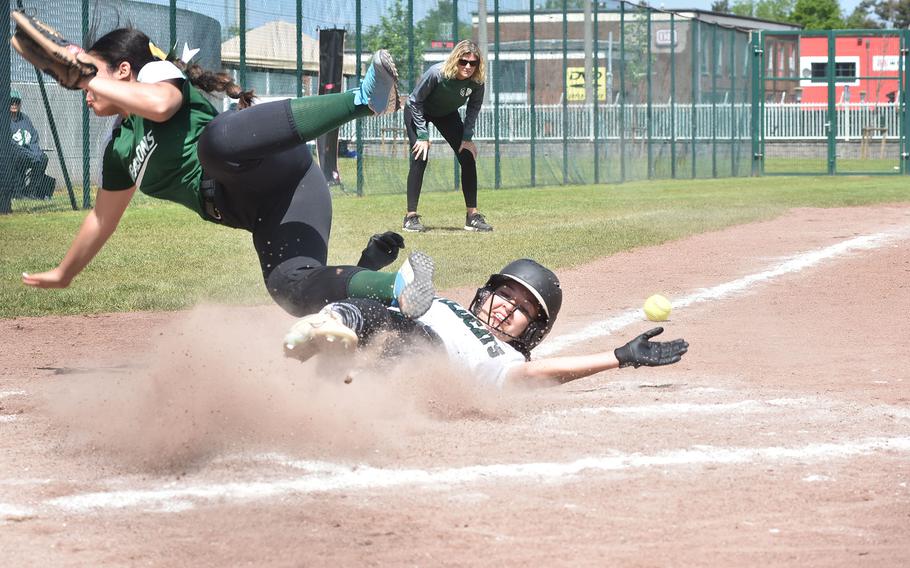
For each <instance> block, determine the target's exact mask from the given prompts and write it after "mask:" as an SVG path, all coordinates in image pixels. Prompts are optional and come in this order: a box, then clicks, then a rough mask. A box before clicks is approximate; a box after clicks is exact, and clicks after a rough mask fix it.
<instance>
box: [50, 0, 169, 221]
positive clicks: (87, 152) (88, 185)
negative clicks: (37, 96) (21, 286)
mask: <svg viewBox="0 0 910 568" xmlns="http://www.w3.org/2000/svg"><path fill="white" fill-rule="evenodd" d="M172 2H173V0H172ZM88 10H89V5H88V0H82V37H88ZM171 12H172V13H173V12H174V9H172V10H171ZM175 25H176V24H175ZM41 93H42V95H44V97H45V98H44V100H47V95H46V93H44V81H41ZM88 113H89V111H88V105H87V104H86V102H85V97H82V208H83V209H89V208H91V206H92V165H91V164H92V146H91V144H90V143H89V138H90V137H91V126H90V124H89V120H88ZM56 136H57V134H56V128H55V129H54V137H55V138H56ZM57 152H58V156H60V164H61V165H63V154H60V153H59V152H60V149H59V148H58V149H57ZM63 167H64V171H66V167H65V166H63ZM64 177H66V178H69V174H68V173H67V174H66V175H65V176H64ZM66 183H67V185H69V180H68V179H67V180H66ZM70 200H73V197H72V195H71V196H70ZM72 205H73V209H76V207H75V203H73V204H72Z"/></svg>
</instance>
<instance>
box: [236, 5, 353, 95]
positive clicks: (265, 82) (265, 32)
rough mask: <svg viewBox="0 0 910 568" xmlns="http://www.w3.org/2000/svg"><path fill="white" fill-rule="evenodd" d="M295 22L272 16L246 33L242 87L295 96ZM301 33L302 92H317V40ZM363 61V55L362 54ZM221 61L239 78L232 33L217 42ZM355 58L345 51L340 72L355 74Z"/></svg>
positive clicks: (257, 91) (272, 93)
mask: <svg viewBox="0 0 910 568" xmlns="http://www.w3.org/2000/svg"><path fill="white" fill-rule="evenodd" d="M296 36H297V26H296V25H294V24H293V23H290V22H285V21H282V20H276V21H273V22H268V23H266V24H263V25H261V26H259V27H257V28H253V29H251V30H249V31H247V33H246V58H245V63H246V77H245V81H244V82H245V84H244V85H242V86H243V88H244V89H255V90H256V95H257V96H258V97H260V99H265V100H268V99H270V98H287V97H295V96H297V37H296ZM301 36H302V44H303V49H302V55H303V57H302V59H303V65H302V66H303V77H302V79H301V81H302V87H303V94H304V95H305V96H306V95H315V94H317V93H318V92H319V40H318V39H317V38H314V37H312V36H309V35H307V34H303V33H302V34H301ZM364 61H366V58H364ZM221 62H222V65H223V66H224V68H225V69H226V70H228V71H229V72H231V73H233V75H234V78H235V80H237V81H239V72H240V37H239V36H235V37H232V38H230V39H228V40H226V41H225V42H223V43H222V44H221ZM355 64H356V60H355V57H354V54H353V53H345V55H344V65H343V70H342V73H343V75H344V76H345V77H352V76H355V75H356V74H357V73H356V67H355Z"/></svg>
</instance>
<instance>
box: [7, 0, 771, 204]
mask: <svg viewBox="0 0 910 568" xmlns="http://www.w3.org/2000/svg"><path fill="white" fill-rule="evenodd" d="M17 3H18V0H10V9H13V8H15V7H16V4H17ZM22 3H23V4H24V6H25V7H26V8H27V9H33V10H34V11H35V13H36V14H37V15H38V16H39V18H40V19H42V20H43V21H46V22H47V23H49V24H50V25H52V26H54V27H55V28H57V29H58V30H59V31H60V32H62V33H63V35H65V36H66V37H68V38H71V39H73V40H74V41H75V40H81V41H83V42H87V41H89V39H90V38H91V37H93V36H94V37H97V36H99V35H101V34H103V33H105V32H107V31H109V30H110V29H113V28H114V27H117V26H124V25H132V26H135V27H137V28H140V29H142V30H143V31H145V32H146V33H147V34H148V35H149V36H150V37H151V38H152V40H153V41H154V42H156V43H157V44H158V45H160V46H162V48H166V47H170V46H172V45H174V44H177V45H178V47H179V48H182V46H183V44H184V42H185V43H187V44H189V46H190V47H199V48H201V52H200V55H199V56H198V57H199V59H198V60H197V61H199V62H200V63H201V64H202V65H203V66H206V67H209V68H212V69H219V68H225V69H228V70H231V71H232V72H233V73H234V74H235V76H236V77H237V81H238V83H240V84H242V85H243V86H244V87H247V88H254V89H256V92H257V94H258V95H259V96H260V97H261V98H262V100H268V99H271V98H280V97H296V96H308V95H313V94H315V93H316V91H317V88H318V60H319V58H318V39H317V38H318V33H319V30H320V29H327V28H343V29H345V30H346V40H345V51H346V53H345V60H344V74H345V76H346V80H345V82H346V85H345V86H346V87H353V86H356V85H357V84H358V81H359V78H360V76H361V74H362V72H363V69H364V65H365V64H366V62H367V61H368V58H369V54H370V53H371V51H372V50H373V49H375V48H377V47H386V48H388V49H390V50H391V51H392V53H393V55H394V56H395V58H396V61H397V62H398V68H399V71H400V75H401V86H402V92H403V94H406V93H407V92H408V91H409V90H410V88H411V86H412V85H414V84H415V82H416V80H417V79H418V78H419V76H420V74H421V73H422V72H423V71H424V70H425V69H426V68H427V67H429V66H430V65H432V64H433V63H436V62H438V61H441V60H442V59H444V58H445V56H446V55H447V54H448V53H449V51H450V49H451V46H452V45H453V44H454V43H455V42H457V41H458V40H460V39H465V38H470V39H473V40H474V41H477V42H478V43H479V44H480V45H481V47H482V49H484V50H485V51H486V57H487V62H488V70H489V73H488V78H487V85H486V94H487V96H486V100H485V103H484V105H483V109H482V111H481V113H480V116H479V118H478V123H477V128H476V133H475V136H474V139H475V141H476V142H477V143H478V147H479V150H480V155H479V158H478V162H479V163H478V175H479V185H480V187H481V188H502V187H533V186H540V185H552V184H581V183H604V182H620V181H626V180H634V179H648V178H691V177H722V176H738V175H750V173H753V168H752V158H753V147H752V145H751V140H752V132H753V128H752V126H751V124H752V121H753V120H754V118H755V117H754V116H753V114H752V102H753V97H754V94H753V93H754V89H753V82H754V81H755V74H754V73H753V69H752V66H753V61H754V57H753V55H754V53H753V47H752V45H751V44H750V36H749V32H747V31H744V30H740V29H734V28H730V27H724V26H721V25H718V24H715V23H711V22H708V21H704V20H700V19H693V18H690V17H683V16H681V15H679V14H674V13H671V12H664V11H658V10H653V9H649V8H646V7H642V6H638V5H636V4H630V3H626V2H617V1H600V2H596V1H591V2H586V1H584V0H572V1H569V0H531V1H528V0H525V1H517V0H485V1H483V2H479V1H478V0H440V1H434V2H430V1H427V0H386V1H378V0H340V1H337V2H314V1H312V0H306V1H303V0H226V1H225V2H221V1H218V0H209V1H206V2H203V1H202V0H180V1H179V2H178V1H176V0H171V1H168V0H163V1H162V2H159V3H158V4H150V3H141V2H129V1H113V0H57V1H56V2H54V3H53V5H52V6H51V5H50V3H48V2H46V1H44V0H42V1H37V2H36V1H34V0H25V1H23V2H22ZM484 21H485V22H486V25H485V26H484V25H482V22H484ZM239 30H245V33H243V34H239V33H238V32H239ZM10 32H12V27H10ZM4 46H6V47H5V49H9V44H8V42H4ZM165 51H166V49H165ZM4 56H5V57H7V58H8V60H9V61H10V66H9V86H10V88H11V89H12V90H14V91H17V92H18V93H19V95H20V96H21V101H22V104H21V111H22V112H24V113H25V114H27V115H28V116H29V118H30V119H31V122H32V123H33V124H34V126H35V130H36V133H37V138H38V145H39V146H40V148H41V149H42V152H43V153H44V155H45V156H46V157H47V160H46V162H47V163H46V166H44V167H43V168H42V166H41V165H40V164H38V166H37V167H33V168H32V170H31V171H30V172H27V173H24V172H25V169H27V168H25V169H23V168H22V167H21V166H16V167H10V166H4V169H3V170H0V184H2V186H0V210H3V211H9V210H10V209H12V210H13V211H26V210H52V209H61V208H78V207H89V206H91V202H92V195H93V194H92V190H93V189H94V188H96V187H97V183H98V181H97V179H96V178H97V177H98V167H99V163H100V159H99V158H100V155H101V151H102V150H103V148H104V146H105V144H106V141H107V137H108V134H109V132H110V130H111V127H112V124H113V122H112V120H111V119H101V118H97V117H95V116H94V115H90V113H89V112H88V111H87V109H86V108H85V106H84V103H83V100H82V94H81V93H80V92H71V91H66V90H63V89H61V88H60V87H59V86H57V85H56V83H54V82H53V81H52V80H49V79H48V78H42V77H41V76H40V75H38V74H36V72H35V69H34V68H32V67H31V66H29V65H28V64H27V63H26V62H25V61H24V60H23V59H22V58H20V57H19V55H18V54H16V53H15V52H14V51H12V52H11V53H9V54H8V55H4ZM5 83H6V78H5V77H3V74H2V72H0V88H2V89H3V91H4V92H3V96H5V91H6V90H7V89H6V87H5ZM219 104H222V103H220V102H219ZM222 108H226V105H225V106H224V107H222ZM431 136H432V137H433V138H432V139H433V141H434V142H436V144H435V146H434V150H433V158H432V159H431V161H430V164H429V166H428V169H427V174H426V177H425V181H424V191H433V190H436V191H452V190H453V189H456V188H457V187H458V183H459V179H460V178H459V173H458V171H457V168H458V164H457V162H456V161H455V159H454V157H453V156H452V154H450V153H448V150H447V149H446V148H447V146H446V145H445V142H444V141H443V140H442V138H441V137H440V136H438V133H436V132H435V130H433V129H431ZM340 139H341V149H342V156H350V157H342V158H340V159H339V163H340V166H339V169H340V174H341V182H342V184H343V187H344V190H345V191H346V192H350V193H357V194H376V193H392V192H394V193H398V192H400V193H403V192H404V191H405V185H406V183H405V182H406V178H407V170H408V160H407V156H408V148H407V138H406V135H405V131H404V123H403V116H402V114H401V113H396V114H393V115H387V116H382V117H378V118H368V119H362V120H359V121H357V122H356V123H352V124H348V125H345V126H344V127H343V128H342V129H341V131H340ZM6 150H7V151H9V150H10V149H9V148H7V149H6ZM0 157H3V156H0ZM4 162H6V163H8V164H11V163H12V162H11V161H10V160H4ZM38 169H43V171H42V172H37V170H38ZM39 173H40V175H43V176H45V177H43V178H41V177H40V176H39ZM39 178H40V179H39ZM47 179H52V180H53V182H52V183H53V192H52V193H49V194H48V193H47V192H44V193H42V192H41V191H39V186H40V187H43V188H45V189H46V186H45V185H42V184H43V183H44V184H46V182H47ZM36 180H37V182H36ZM45 197H49V199H44V198H45Z"/></svg>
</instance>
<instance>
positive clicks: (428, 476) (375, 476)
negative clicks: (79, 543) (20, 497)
mask: <svg viewBox="0 0 910 568" xmlns="http://www.w3.org/2000/svg"><path fill="white" fill-rule="evenodd" d="M880 451H887V452H891V453H895V452H902V453H906V452H910V437H902V438H882V437H877V438H865V439H862V440H858V441H855V442H840V443H821V444H808V445H805V446H801V447H793V448H787V447H781V446H772V447H765V448H718V447H713V446H696V447H692V448H687V449H680V450H672V451H666V452H660V453H657V454H653V455H643V454H641V453H630V454H621V453H614V454H611V455H608V456H593V457H585V458H581V459H578V460H574V461H571V462H565V463H559V462H538V463H512V464H495V465H482V466H467V467H459V468H449V469H437V470H422V469H382V468H375V467H370V466H367V465H361V466H356V467H350V466H340V465H333V464H327V463H325V462H307V461H299V460H286V459H282V458H280V457H277V456H272V457H271V458H270V459H272V460H276V459H277V460H279V461H280V463H283V464H284V465H288V466H291V467H295V468H298V469H302V470H305V471H307V472H308V473H307V475H305V476H303V477H295V478H291V479H282V480H270V481H247V482H236V483H221V484H206V485H188V486H185V487H173V486H170V487H162V488H159V489H148V490H133V491H105V492H96V493H83V494H77V495H69V496H65V497H58V498H55V499H50V500H48V501H45V502H44V505H45V506H49V507H52V508H55V509H63V510H66V511H71V512H90V511H97V510H106V509H126V508H133V507H143V508H155V509H157V510H158V511H161V512H169V511H177V510H186V509H187V508H190V507H191V506H193V504H194V503H196V502H200V501H201V502H208V503H213V502H222V501H224V500H225V499H236V500H254V499H266V498H274V497H278V496H282V495H288V494H311V493H326V492H333V491H356V490H376V489H389V488H395V487H402V486H423V487H427V488H433V487H434V486H439V487H445V486H450V485H456V484H457V485H464V484H469V483H481V482H497V481H504V480H516V479H518V480H520V479H538V480H559V479H565V478H566V476H571V475H577V474H579V473H582V472H584V471H592V470H593V471H619V470H628V469H637V468H650V467H672V466H697V465H711V464H725V465H733V464H746V463H754V462H768V461H771V462H780V461H789V460H795V461H798V462H800V463H805V462H807V461H822V460H831V459H844V458H849V457H853V456H858V455H865V454H870V453H873V452H880Z"/></svg>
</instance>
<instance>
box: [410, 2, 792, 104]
mask: <svg viewBox="0 0 910 568" xmlns="http://www.w3.org/2000/svg"><path fill="white" fill-rule="evenodd" d="M710 24H717V25H710ZM473 25H474V29H475V33H474V38H475V40H476V38H477V33H476V29H477V26H478V25H479V20H478V18H477V16H476V15H475V16H474V18H473ZM495 25H496V19H495V16H494V15H493V14H490V13H488V15H487V38H488V39H490V40H492V38H494V37H495ZM530 29H531V14H530V12H528V11H508V12H500V14H499V49H498V57H499V65H498V66H494V65H491V67H493V69H492V70H491V77H492V76H493V75H494V74H495V73H496V72H497V69H498V73H499V77H498V78H495V79H492V81H493V85H495V86H496V87H498V89H499V92H500V96H499V100H500V102H513V103H528V102H531V101H530V100H529V96H530V95H529V93H530V92H531V65H532V64H533V66H534V67H533V70H534V93H535V94H534V96H535V102H536V103H538V104H556V103H559V102H561V101H562V98H563V96H564V93H563V77H562V75H563V69H564V68H565V73H566V83H567V85H566V88H565V91H566V93H565V96H567V97H568V102H569V103H584V102H585V94H584V93H585V77H584V68H585V45H584V39H583V38H584V13H583V12H582V11H579V10H574V11H570V12H568V13H567V15H566V17H565V21H564V18H563V13H562V11H552V10H546V11H535V13H534V46H533V52H532V50H531V41H530ZM623 29H624V30H625V37H624V38H623V37H622V34H621V33H620V30H623ZM798 29H800V26H796V25H793V24H787V23H780V22H773V21H768V20H762V19H758V18H748V17H741V16H735V15H732V14H720V13H715V12H710V11H705V10H678V11H675V12H672V13H671V12H661V11H654V10H648V9H644V8H642V9H640V10H632V9H626V10H625V11H623V12H619V11H617V10H615V9H610V10H607V9H604V8H600V10H599V11H598V15H597V26H596V27H595V32H594V34H593V35H594V43H596V53H595V59H596V61H597V64H596V68H597V77H598V81H597V83H598V85H597V98H598V100H600V101H601V102H617V101H618V97H621V96H624V97H625V99H626V100H625V102H628V103H637V102H643V101H644V100H646V99H647V89H648V88H650V90H651V93H652V95H657V94H660V93H665V94H666V96H668V97H669V96H670V92H671V90H675V93H676V98H677V100H689V101H691V100H698V101H701V102H710V101H712V100H716V101H717V102H722V101H724V100H726V101H730V100H745V99H746V98H747V97H748V96H749V93H748V89H749V81H750V77H749V69H750V67H749V63H750V62H749V60H748V58H749V57H750V53H751V52H750V50H749V49H748V41H749V33H748V32H751V31H757V30H765V31H780V30H798ZM563 37H566V38H567V39H566V40H565V41H564V40H563ZM445 55H446V52H444V51H428V52H427V53H425V55H424V57H425V59H426V60H427V61H428V63H432V62H435V61H438V60H441V59H443V58H444V57H445ZM496 58H497V54H496V51H495V49H494V46H493V45H492V41H491V42H490V46H489V53H488V59H489V60H490V61H491V62H493V61H495V60H496ZM564 58H565V64H564ZM621 63H622V65H624V66H625V70H626V71H625V74H624V76H622V77H621V75H620V68H621ZM649 65H650V76H651V84H650V87H648V85H647V76H648V66H649ZM621 79H622V83H623V85H620V82H621ZM623 90H624V91H625V92H624V94H623V93H622V91H623Z"/></svg>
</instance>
